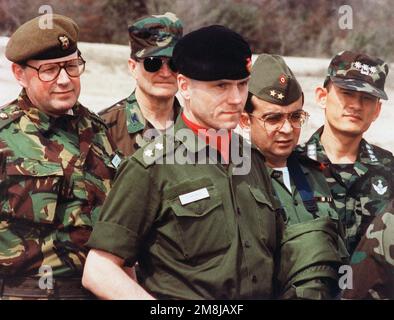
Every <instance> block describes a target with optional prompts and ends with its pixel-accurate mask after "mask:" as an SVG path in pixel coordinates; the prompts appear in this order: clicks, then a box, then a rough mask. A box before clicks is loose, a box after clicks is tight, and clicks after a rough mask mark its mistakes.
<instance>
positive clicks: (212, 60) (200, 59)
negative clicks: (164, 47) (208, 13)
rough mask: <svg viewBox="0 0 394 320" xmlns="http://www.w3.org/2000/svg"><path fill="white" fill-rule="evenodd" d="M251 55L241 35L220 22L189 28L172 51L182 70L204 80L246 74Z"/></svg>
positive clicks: (229, 77)
mask: <svg viewBox="0 0 394 320" xmlns="http://www.w3.org/2000/svg"><path fill="white" fill-rule="evenodd" d="M251 56H252V52H251V50H250V47H249V44H248V43H247V42H246V41H245V40H244V39H243V38H242V36H241V35H239V34H238V33H236V32H234V31H232V30H230V29H228V28H226V27H224V26H220V25H212V26H209V27H204V28H201V29H198V30H196V31H193V32H190V33H189V34H187V35H185V36H184V37H183V38H182V39H180V40H179V41H178V43H177V44H176V45H175V48H174V52H173V59H174V63H175V65H176V67H177V69H178V70H179V73H181V74H183V75H185V76H186V77H189V78H191V79H195V80H201V81H214V80H220V79H229V80H238V79H244V78H247V77H248V76H249V75H250V70H251V66H252V63H251Z"/></svg>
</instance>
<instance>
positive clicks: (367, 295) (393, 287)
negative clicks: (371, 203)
mask: <svg viewBox="0 0 394 320" xmlns="http://www.w3.org/2000/svg"><path fill="white" fill-rule="evenodd" d="M393 248H394V208H393V205H391V206H390V208H388V210H385V211H384V213H383V214H380V215H379V216H377V217H376V218H375V219H374V220H373V221H372V223H371V224H370V225H369V227H368V229H367V232H366V234H365V235H364V237H363V238H362V239H361V241H360V243H359V245H358V246H357V248H356V251H355V252H354V254H353V256H352V260H351V267H352V275H353V277H352V280H353V281H352V287H351V288H350V287H349V288H347V289H345V290H344V291H343V294H342V298H344V299H394V250H393Z"/></svg>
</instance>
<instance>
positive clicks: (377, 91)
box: [325, 51, 389, 100]
mask: <svg viewBox="0 0 394 320" xmlns="http://www.w3.org/2000/svg"><path fill="white" fill-rule="evenodd" d="M388 73H389V67H388V65H387V63H385V62H384V61H383V60H381V59H379V58H372V57H370V56H367V55H365V54H361V53H358V52H352V51H343V52H340V53H338V54H337V55H336V56H335V57H334V58H333V59H332V60H331V62H330V65H329V67H328V71H327V77H326V81H325V83H327V80H328V79H331V80H332V81H333V82H334V83H335V84H336V85H337V86H338V87H341V88H345V89H348V90H354V91H361V92H366V93H369V94H371V95H373V96H375V97H378V98H381V99H384V100H387V94H386V93H385V92H384V84H385V81H386V77H387V74H388Z"/></svg>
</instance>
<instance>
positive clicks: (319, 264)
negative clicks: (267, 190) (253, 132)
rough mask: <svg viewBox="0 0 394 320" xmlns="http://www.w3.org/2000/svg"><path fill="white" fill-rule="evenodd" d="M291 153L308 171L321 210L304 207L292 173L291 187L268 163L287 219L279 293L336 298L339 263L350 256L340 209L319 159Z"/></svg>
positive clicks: (279, 274) (282, 248)
mask: <svg viewBox="0 0 394 320" xmlns="http://www.w3.org/2000/svg"><path fill="white" fill-rule="evenodd" d="M292 158H293V159H294V161H298V163H299V165H300V168H301V170H302V172H303V174H304V175H305V178H306V180H307V182H308V184H309V187H310V190H311V191H312V192H313V197H314V199H315V201H316V204H317V209H318V211H317V212H316V213H311V212H309V211H308V210H307V209H306V207H305V205H304V203H303V201H302V197H301V194H300V193H299V191H298V189H297V187H296V184H295V181H294V179H293V177H291V176H290V184H291V191H290V190H289V189H288V188H287V186H286V185H285V183H284V179H283V173H282V172H281V171H279V170H275V169H272V168H268V173H269V174H270V176H271V181H272V184H273V187H274V190H275V193H276V196H277V197H278V198H279V201H280V203H281V205H282V208H283V210H284V215H285V223H286V229H285V232H284V236H283V240H282V244H281V250H280V256H281V259H280V267H279V273H278V277H279V281H278V283H280V284H281V287H280V294H279V297H280V298H281V299H332V298H334V297H335V296H336V295H337V294H338V292H339V288H338V267H339V266H340V265H341V264H342V262H345V261H346V258H347V252H346V249H345V248H344V244H343V240H342V238H341V236H342V232H341V226H340V224H339V221H338V214H337V212H336V208H335V205H334V201H333V199H332V196H331V193H330V188H329V186H328V184H327V182H326V180H325V177H324V175H323V173H322V172H321V171H320V169H319V163H318V162H316V161H313V160H311V159H309V158H306V157H301V156H300V155H299V154H297V153H293V154H292Z"/></svg>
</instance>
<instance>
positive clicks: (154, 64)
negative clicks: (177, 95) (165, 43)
mask: <svg viewBox="0 0 394 320" xmlns="http://www.w3.org/2000/svg"><path fill="white" fill-rule="evenodd" d="M141 60H143V61H144V68H145V70H146V71H148V72H152V73H153V72H157V71H159V70H160V68H161V67H162V66H163V64H167V65H168V67H169V68H170V69H171V71H172V72H178V69H177V68H176V66H175V64H174V61H173V60H172V58H163V57H147V58H145V59H141ZM141 60H139V59H138V60H137V61H141Z"/></svg>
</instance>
